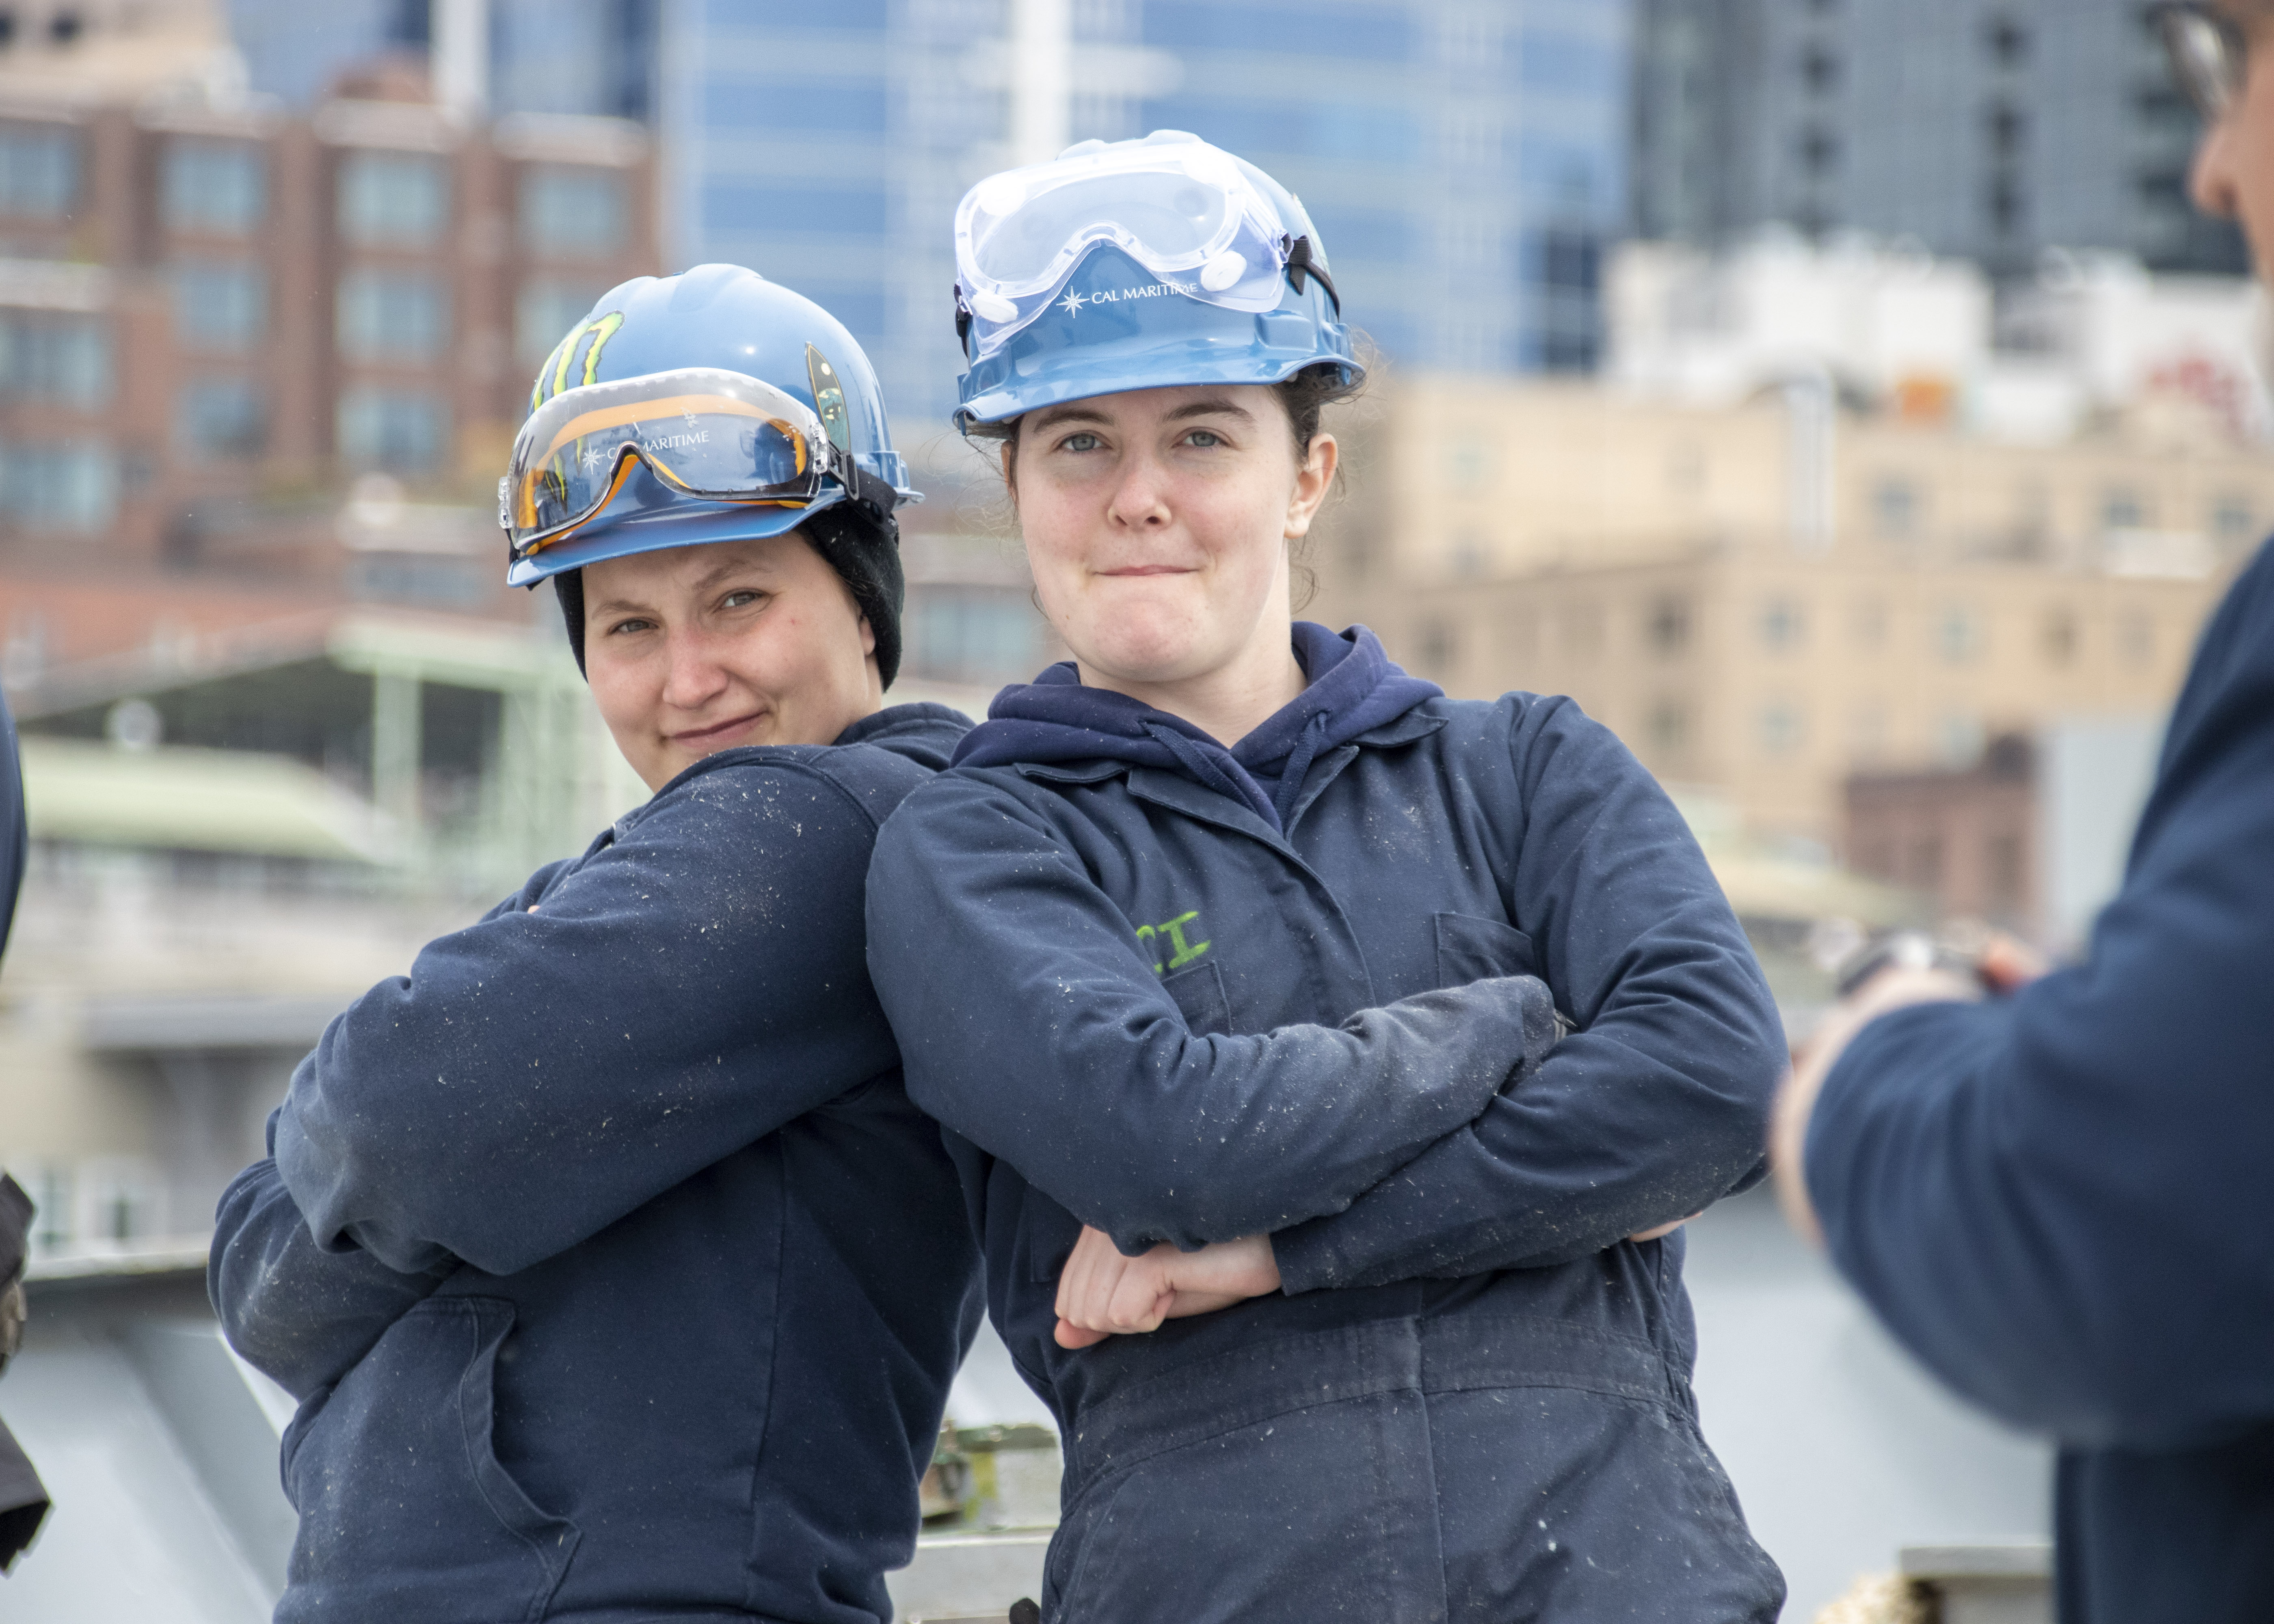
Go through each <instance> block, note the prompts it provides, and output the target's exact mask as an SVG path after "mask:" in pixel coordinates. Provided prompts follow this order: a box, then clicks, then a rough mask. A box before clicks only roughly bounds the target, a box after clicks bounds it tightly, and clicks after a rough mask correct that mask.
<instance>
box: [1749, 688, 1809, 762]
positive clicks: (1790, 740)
mask: <svg viewBox="0 0 2274 1624" xmlns="http://www.w3.org/2000/svg"><path fill="white" fill-rule="evenodd" d="M1806 731H1807V725H1806V722H1805V720H1804V719H1803V718H1802V716H1801V714H1800V711H1799V708H1798V707H1797V706H1795V705H1789V704H1787V703H1784V702H1783V701H1782V700H1778V701H1776V702H1775V703H1771V704H1766V705H1764V706H1762V707H1761V715H1760V735H1761V753H1762V754H1763V755H1765V756H1790V755H1792V754H1793V753H1794V752H1795V751H1796V750H1797V749H1799V748H1800V747H1801V742H1802V741H1803V738H1804V737H1805V736H1806Z"/></svg>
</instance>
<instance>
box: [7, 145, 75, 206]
mask: <svg viewBox="0 0 2274 1624" xmlns="http://www.w3.org/2000/svg"><path fill="white" fill-rule="evenodd" d="M78 201H79V135H78V132H76V131H72V130H57V129H54V128H43V127H41V126H40V125H36V124H0V214H13V215H15V216H17V217H18V218H19V219H25V220H58V219H61V218H62V217H63V216H64V215H65V214H69V213H71V209H72V205H73V204H74V203H76V202H78Z"/></svg>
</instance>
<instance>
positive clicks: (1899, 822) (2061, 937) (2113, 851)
mask: <svg viewBox="0 0 2274 1624" xmlns="http://www.w3.org/2000/svg"><path fill="white" fill-rule="evenodd" d="M2163 734H2164V727H2163V718H2162V715H2161V714H2160V713H2157V712H2149V713H2142V714H2135V715H2127V714H2124V713H2121V712H2118V713H2115V714H2108V715H2097V716H2089V717H2082V716H2059V717H2054V718H2052V719H2050V720H2048V721H2045V722H2043V723H2040V724H2039V725H2038V726H2037V727H2036V728H2034V729H2033V730H2031V731H2030V732H2029V733H2009V734H2006V735H2004V736H2002V737H2000V738H1998V739H1995V740H1993V741H1991V744H1990V746H1989V748H1987V749H1986V750H1984V752H1983V754H1982V756H1981V758H1980V759H1979V760H1978V761H1977V762H1976V763H1973V764H1971V765H1970V766H1965V767H1957V768H1944V769H1929V770H1924V771H1909V772H1859V773H1857V774H1856V775H1855V776H1854V777H1852V778H1849V780H1848V784H1847V793H1846V808H1845V810H1846V814H1847V828H1846V837H1845V846H1846V849H1847V851H1848V853H1849V859H1850V861H1852V862H1853V863H1854V865H1855V866H1856V868H1858V869H1859V870H1861V871H1862V872H1863V873H1864V874H1867V875H1871V876H1875V877H1877V878H1879V879H1880V880H1883V881H1885V882H1886V883H1891V884H1894V885H1897V886H1901V887H1902V888H1904V889H1906V890H1908V891H1910V892H1912V893H1913V894H1915V895H1917V896H1921V897H1925V898H1931V899H1932V903H1933V907H1934V911H1935V912H1936V913H1937V914H1940V915H1941V916H1943V917H1945V918H1968V919H1977V920H1984V921H1988V922H1989V923H1991V924H1992V925H1996V926H1998V927H1999V928H2001V929H2009V930H2019V931H2022V932H2023V933H2025V934H2027V935H2029V936H2033V937H2035V938H2037V940H2038V941H2040V942H2042V943H2044V944H2046V945H2047V946H2049V947H2051V948H2053V949H2054V950H2056V951H2063V952H2066V951H2071V950H2073V949H2075V948H2077V947H2079V946H2081V945H2082V943H2083V941H2084V938H2085V936H2087V934H2088V933H2089V932H2090V929H2091V928H2092V922H2093V920H2094V918H2095V916H2096V915H2097V914H2098V913H2099V912H2100V909H2101V908H2102V906H2104V905H2105V904H2106V903H2107V901H2108V900H2109V898H2112V897H2113V896H2114V895H2115V894H2116V891H2117V890H2118V887H2119V886H2120V884H2121V883H2122V881H2123V876H2124V867H2125V864H2126V861H2127V859H2128V858H2129V855H2130V853H2131V847H2132V834H2133V830H2134V828H2135V825H2136V824H2137V823H2138V822H2139V817H2140V811H2141V808H2142V807H2143V806H2144V805H2145V804H2146V803H2147V799H2148V792H2149V788H2150V786H2151V785H2152V783H2153V782H2154V779H2155V770H2156V763H2157V756H2158V755H2159V754H2160V752H2161V750H2162V748H2163Z"/></svg>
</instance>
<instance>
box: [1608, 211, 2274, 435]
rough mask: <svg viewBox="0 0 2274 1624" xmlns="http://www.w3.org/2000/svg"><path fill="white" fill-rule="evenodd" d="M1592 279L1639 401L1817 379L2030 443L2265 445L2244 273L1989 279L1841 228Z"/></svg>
mask: <svg viewBox="0 0 2274 1624" xmlns="http://www.w3.org/2000/svg"><path fill="white" fill-rule="evenodd" d="M1607 303H1608V316H1609V325H1610V333H1611V340H1610V344H1609V350H1608V359H1607V363H1606V366H1605V372H1606V373H1607V375H1608V378H1609V379H1610V380H1613V381H1614V382H1615V383H1616V384H1618V385H1619V386H1621V387H1625V388H1630V389H1633V390H1636V391H1638V392H1641V393H1645V394H1650V395H1661V396H1666V397H1669V398H1673V399H1678V400H1684V401H1689V402H1694V403H1698V404H1712V405H1726V404H1735V403H1736V402H1740V401H1743V400H1744V399H1746V398H1747V397H1748V396H1750V395H1753V394H1754V393H1756V392H1757V391H1758V390H1761V389H1763V388H1774V387H1788V386H1789V385H1791V384H1793V383H1794V382H1796V381H1799V380H1820V381H1822V382H1823V383H1826V384H1828V385H1829V386H1830V387H1832V388H1833V389H1834V391H1835V392H1836V393H1837V394H1838V395H1840V396H1841V397H1842V398H1844V399H1846V400H1848V401H1849V402H1854V403H1859V404H1864V405H1868V406H1872V407H1879V406H1882V405H1893V406H1894V407H1895V408H1896V409H1897V410H1902V411H1905V412H1908V413H1910V414H1912V415H1914V416H1920V415H1925V416H1931V417H1944V418H1948V419H1949V420H1951V421H1952V422H1954V423H1957V424H1960V425H1963V426H1964V427H1966V428H1968V429H1969V430H1970V431H1972V432H1977V433H1980V434H1983V435H1985V436H1988V437H1990V438H1992V439H1999V440H2029V441H2038V442H2044V443H2055V442H2059V441H2062V440H2069V439H2071V438H2073V437H2074V435H2076V434H2077V433H2078V432H2080V431H2082V430H2084V429H2086V428H2088V427H2091V426H2093V425H2096V424H2099V423H2105V421H2107V420H2108V419H2111V418H2112V417H2119V416H2122V415H2125V414H2127V413H2129V414H2135V415H2136V414H2138V413H2139V412H2141V411H2143V410H2146V411H2154V410H2164V409H2166V408H2168V409H2170V410H2177V411H2180V412H2183V413H2185V412H2192V413H2193V414H2194V415H2195V416H2197V417H2210V418H2211V419H2214V420H2215V423H2214V424H2213V425H2212V426H2213V427H2214V428H2215V430H2216V431H2217V432H2223V433H2225V434H2226V435H2228V436H2229V437H2233V438H2240V439H2247V440H2265V439H2266V438H2268V436H2269V434H2270V431H2274V403H2270V401H2269V398H2268V395H2267V390H2266V385H2265V382H2264V380H2263V378H2262V376H2261V375H2260V372H2259V367H2258V361H2259V357H2260V356H2261V355H2262V354H2263V353H2264V347H2265V343H2266V339H2267V323H2266V295H2265V290H2264V289H2263V288H2261V287H2260V286H2259V285H2258V283H2257V282H2255V281H2254V280H2252V279H2250V278H2248V277H2241V276H2202V275H2191V274H2172V273H2154V272H2150V271H2149V270H2148V269H2147V268H2146V267H2144V266H2142V264H2141V263H2140V262H2139V261H2138V260H2137V259H2132V258H2130V257H2128V256H2126V255H2120V254H2112V253H2071V252H2067V251H2066V250H2059V251H2051V252H2047V253H2046V255H2045V256H2044V258H2043V259H2042V260H2041V261H2040V262H2039V264H2038V266H2037V268H2036V270H2035V271H2034V272H2033V273H2032V274H2030V275H2029V276H2026V277H2015V278H2009V279H2007V281H2005V282H1992V279H1991V277H1990V276H1989V275H1988V274H1986V273H1985V272H1984V270H1983V268H1982V267H1980V266H1978V265H1976V264H1974V263H1973V262H1972V261H1969V260H1964V259H1936V258H1933V257H1931V256H1930V255H1928V254H1926V253H1924V252H1921V251H1920V250H1918V249H1917V248H1916V247H1905V246H1901V245H1894V244H1886V243H1884V242H1879V241H1877V240H1874V239H1871V238H1869V237H1863V236H1861V235H1860V234H1856V233H1849V234H1845V235H1843V236H1841V237H1838V238H1835V239H1833V240H1831V241H1829V242H1826V243H1822V244H1810V243H1807V242H1805V241H1804V240H1803V239H1801V238H1800V237H1797V236H1796V235H1793V234H1791V233H1789V232H1778V231H1767V232H1764V233H1762V234H1760V235H1758V236H1756V237H1752V238H1751V239H1749V240H1747V241H1745V242H1743V243H1741V244H1733V245H1731V246H1730V247H1728V248H1725V249H1722V250H1720V251H1714V250H1709V249H1705V248H1699V247H1695V246H1691V245H1688V244H1675V243H1629V244H1623V246H1622V247H1621V248H1620V249H1619V250H1618V251H1617V252H1616V253H1615V255H1614V256H1613V258H1612V259H1611V262H1610V269H1609V274H1608V295H1607Z"/></svg>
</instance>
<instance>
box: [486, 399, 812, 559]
mask: <svg viewBox="0 0 2274 1624" xmlns="http://www.w3.org/2000/svg"><path fill="white" fill-rule="evenodd" d="M689 416H702V417H755V418H757V420H758V421H759V422H761V423H765V424H769V425H772V426H773V427H774V428H777V429H779V430H780V431H781V432H782V434H783V436H784V437H785V438H786V439H787V440H789V442H790V443H791V444H792V445H793V446H794V447H796V448H797V472H798V475H799V476H800V477H803V476H804V473H805V470H806V468H807V465H808V464H809V462H810V461H811V458H812V453H811V451H810V450H809V438H808V434H807V432H806V431H805V430H804V429H802V428H800V427H799V426H798V425H795V424H794V423H790V422H787V421H785V420H784V419H782V418H780V417H775V416H774V415H773V414H772V412H769V411H766V410H763V409H762V408H759V407H757V406H753V405H751V404H750V403H749V402H748V401H738V400H736V399H734V397H733V396H732V395H671V396H667V397H666V398H664V399H661V400H644V401H637V402H632V403H631V404H629V405H624V406H606V407H602V408H601V409H600V410H598V411H588V412H582V413H579V414H578V415H577V416H576V417H571V418H570V419H569V421H568V422H567V423H565V424H563V425H561V432H559V433H557V434H555V435H554V436H553V443H552V444H550V445H548V446H546V447H545V449H544V451H543V452H542V453H540V454H539V455H537V456H536V457H534V458H532V459H531V462H530V464H529V471H528V472H527V473H525V474H523V476H522V478H521V485H520V487H519V489H517V490H516V491H515V492H513V507H514V513H513V517H514V518H515V519H516V521H518V523H516V526H515V528H516V529H520V530H530V529H533V528H534V527H535V526H536V523H537V496H536V492H537V483H538V480H540V479H542V478H544V477H545V475H546V469H547V468H548V467H549V466H550V465H551V463H552V462H553V454H554V453H555V452H557V451H559V450H560V449H561V447H563V446H565V445H567V444H569V442H570V441H571V440H581V439H583V438H584V436H585V435H587V434H595V433H598V432H600V431H601V430H603V429H614V428H621V427H623V426H624V425H626V424H630V423H644V422H647V421H649V420H650V419H651V418H658V417H689ZM816 426H818V424H817V425H816ZM624 448H625V449H629V450H632V451H636V452H637V453H638V455H640V456H641V457H642V458H644V460H645V461H646V462H647V464H648V466H649V467H651V468H652V469H655V470H658V471H659V473H662V474H664V475H665V476H666V477H668V478H669V480H670V482H671V483H672V484H673V485H677V486H678V487H679V488H680V489H681V490H682V491H687V492H694V491H695V490H696V487H695V486H693V485H689V484H688V483H687V482H686V481H685V480H683V479H681V478H680V477H678V476H676V475H674V474H672V473H671V472H670V470H668V469H667V468H666V466H665V464H664V463H663V462H661V461H660V460H659V458H658V457H657V456H656V455H654V454H653V453H652V452H651V451H648V450H646V449H645V448H644V447H638V446H635V445H630V444H629V443H628V444H627V446H626V447H624ZM621 478H622V473H621V469H620V470H619V471H618V474H617V480H618V482H621ZM615 493H616V485H611V486H610V488H609V491H608V496H610V497H613V496H614V494H615ZM702 494H704V495H706V496H707V495H711V494H712V492H702ZM718 500H722V501H725V500H733V497H732V496H731V495H721V496H719V498H718ZM602 505H603V506H606V498H603V499H602Z"/></svg>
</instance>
